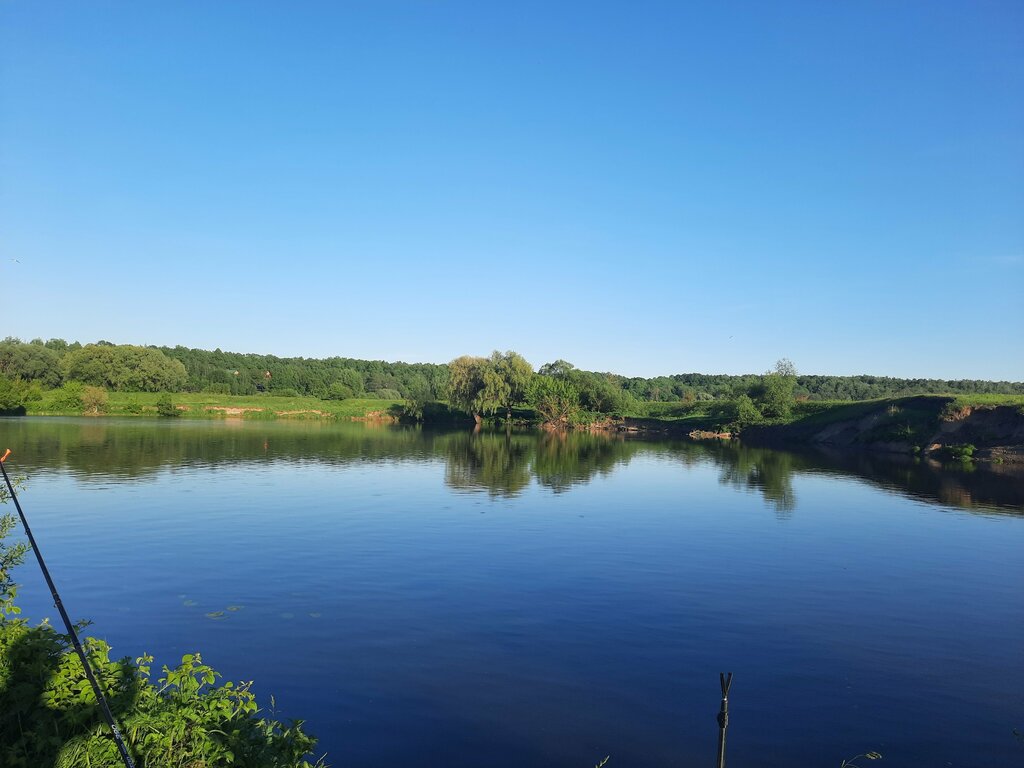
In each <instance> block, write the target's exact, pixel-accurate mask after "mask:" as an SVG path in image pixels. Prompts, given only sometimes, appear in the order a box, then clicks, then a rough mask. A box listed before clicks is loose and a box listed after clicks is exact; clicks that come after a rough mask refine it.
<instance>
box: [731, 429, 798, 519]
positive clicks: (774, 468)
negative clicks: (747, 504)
mask: <svg viewBox="0 0 1024 768" xmlns="http://www.w3.org/2000/svg"><path fill="white" fill-rule="evenodd" d="M719 459H720V466H721V473H720V475H719V481H720V482H721V483H722V484H723V485H731V486H733V487H736V488H743V489H748V490H753V491H759V492H760V493H761V495H762V496H764V499H765V501H766V502H768V504H769V505H771V507H772V508H773V509H774V510H775V512H776V514H778V515H779V517H780V518H786V517H788V516H789V515H790V514H791V513H792V512H793V510H794V509H796V494H795V493H794V491H793V475H794V474H795V472H796V471H797V469H798V466H797V465H798V463H799V462H798V461H797V457H796V456H794V454H792V453H787V452H784V451H773V450H768V449H766V448H747V447H745V446H742V445H736V446H729V448H728V449H727V450H724V451H722V452H721V453H720V454H719Z"/></svg>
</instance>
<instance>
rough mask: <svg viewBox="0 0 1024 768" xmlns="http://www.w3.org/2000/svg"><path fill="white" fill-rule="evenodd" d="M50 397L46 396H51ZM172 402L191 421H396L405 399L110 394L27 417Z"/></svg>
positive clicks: (42, 405)
mask: <svg viewBox="0 0 1024 768" xmlns="http://www.w3.org/2000/svg"><path fill="white" fill-rule="evenodd" d="M49 394H50V393H47V395H49ZM168 398H169V400H170V402H171V404H172V405H173V407H174V410H175V411H176V412H177V413H178V415H179V417H180V418H187V419H232V418H233V419H358V420H361V421H365V420H378V421H397V420H398V418H399V416H400V414H401V411H402V408H403V406H404V405H405V401H404V400H392V399H387V400H384V399H378V398H349V399H347V400H321V399H320V398H318V397H279V396H274V395H220V394H211V393H208V392H174V393H170V394H168V393H162V392H109V393H107V401H106V403H105V404H104V405H103V406H102V407H101V408H98V409H94V410H92V411H90V409H89V408H88V406H86V405H76V406H72V407H68V406H66V405H63V404H61V403H60V402H58V401H57V400H56V399H55V398H53V397H46V396H44V397H43V399H42V400H39V401H35V402H32V403H29V404H28V406H27V408H26V415H28V416H97V417H101V416H157V415H159V406H158V404H159V402H160V401H161V400H162V399H168Z"/></svg>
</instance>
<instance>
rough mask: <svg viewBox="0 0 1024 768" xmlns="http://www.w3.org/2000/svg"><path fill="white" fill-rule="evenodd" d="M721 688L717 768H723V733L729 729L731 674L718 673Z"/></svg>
mask: <svg viewBox="0 0 1024 768" xmlns="http://www.w3.org/2000/svg"><path fill="white" fill-rule="evenodd" d="M718 682H719V683H720V684H721V686H722V706H721V708H720V709H719V710H718V768H725V731H726V729H727V728H728V727H729V689H730V688H731V687H732V672H729V673H728V674H726V673H724V672H723V673H719V675H718Z"/></svg>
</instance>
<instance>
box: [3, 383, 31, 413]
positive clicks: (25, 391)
mask: <svg viewBox="0 0 1024 768" xmlns="http://www.w3.org/2000/svg"><path fill="white" fill-rule="evenodd" d="M38 397H39V390H38V385H36V386H35V387H33V386H30V385H29V384H27V383H26V382H25V381H23V380H22V379H20V378H15V379H8V378H7V377H6V376H0V416H24V415H25V410H26V408H27V406H28V404H29V402H31V401H32V400H33V399H36V398H38Z"/></svg>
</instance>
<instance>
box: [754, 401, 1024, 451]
mask: <svg viewBox="0 0 1024 768" xmlns="http://www.w3.org/2000/svg"><path fill="white" fill-rule="evenodd" d="M952 406H953V400H952V399H950V398H941V397H911V398H903V399H900V400H893V401H888V402H882V403H879V404H877V406H874V407H868V408H864V407H863V404H861V405H860V407H856V408H854V407H851V408H850V409H849V410H850V416H849V418H843V410H842V409H840V410H837V411H835V412H831V413H829V414H828V415H827V418H820V417H817V418H816V417H809V418H806V419H802V420H800V421H795V422H793V423H791V424H779V425H772V426H750V427H747V428H745V429H744V430H743V433H742V435H741V438H742V440H743V442H745V443H748V444H752V445H766V446H773V445H779V446H784V445H814V446H825V447H831V448H841V449H855V450H868V451H882V452H886V453H921V454H924V455H932V454H934V455H943V454H951V453H953V452H955V451H957V450H959V449H961V448H962V447H963V446H973V447H974V449H975V450H974V458H976V459H986V460H993V461H1003V462H1024V410H1022V409H1021V408H1020V407H1019V406H1006V405H1000V406H967V407H963V408H958V409H954V408H953V407H952Z"/></svg>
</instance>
